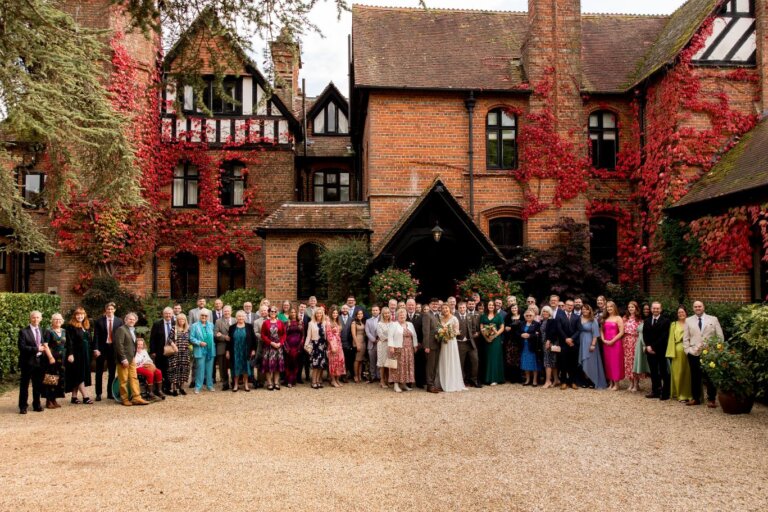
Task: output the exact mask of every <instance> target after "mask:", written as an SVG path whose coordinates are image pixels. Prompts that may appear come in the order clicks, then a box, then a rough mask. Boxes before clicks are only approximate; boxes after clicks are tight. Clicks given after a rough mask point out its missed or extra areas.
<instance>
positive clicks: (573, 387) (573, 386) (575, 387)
mask: <svg viewBox="0 0 768 512" xmlns="http://www.w3.org/2000/svg"><path fill="white" fill-rule="evenodd" d="M571 389H579V386H577V385H576V384H571Z"/></svg>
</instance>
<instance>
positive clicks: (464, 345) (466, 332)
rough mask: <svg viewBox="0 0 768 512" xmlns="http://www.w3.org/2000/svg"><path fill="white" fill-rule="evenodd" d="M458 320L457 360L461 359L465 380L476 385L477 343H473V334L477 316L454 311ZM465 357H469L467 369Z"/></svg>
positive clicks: (475, 328) (475, 330)
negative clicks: (467, 367) (467, 368)
mask: <svg viewBox="0 0 768 512" xmlns="http://www.w3.org/2000/svg"><path fill="white" fill-rule="evenodd" d="M456 318H457V319H458V320H459V332H458V335H457V336H456V341H457V342H458V345H459V360H460V361H461V372H462V374H463V375H464V381H465V382H471V383H472V384H475V385H477V384H478V381H477V368H478V361H477V345H476V344H475V338H474V334H475V333H476V332H477V330H478V329H477V325H476V324H477V323H478V318H477V316H475V315H470V314H469V313H464V314H463V315H462V314H461V313H456ZM467 357H468V358H469V371H467V370H466V363H467Z"/></svg>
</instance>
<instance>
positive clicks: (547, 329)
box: [541, 317, 581, 346]
mask: <svg viewBox="0 0 768 512" xmlns="http://www.w3.org/2000/svg"><path fill="white" fill-rule="evenodd" d="M579 318H581V317H579ZM541 324H544V321H542V322H541ZM547 340H549V342H550V343H551V344H552V345H560V329H558V326H557V320H555V319H554V318H550V319H549V320H547V323H546V325H544V327H543V328H542V329H541V345H542V346H543V345H544V344H545V343H546V342H547Z"/></svg>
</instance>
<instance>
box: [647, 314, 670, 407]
mask: <svg viewBox="0 0 768 512" xmlns="http://www.w3.org/2000/svg"><path fill="white" fill-rule="evenodd" d="M669 326H670V323H669V320H668V319H667V318H665V317H663V316H661V304H660V303H659V302H654V303H653V304H651V316H650V317H648V318H646V319H645V321H644V322H643V341H644V342H645V352H646V356H647V357H648V366H649V367H650V368H651V387H652V389H651V392H650V393H648V394H647V395H645V398H658V399H660V400H669V394H670V391H671V384H670V381H669V369H668V368H667V357H666V353H667V343H668V341H669Z"/></svg>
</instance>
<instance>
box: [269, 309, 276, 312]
mask: <svg viewBox="0 0 768 512" xmlns="http://www.w3.org/2000/svg"><path fill="white" fill-rule="evenodd" d="M269 312H270V313H277V310H276V309H270V310H269Z"/></svg>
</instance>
